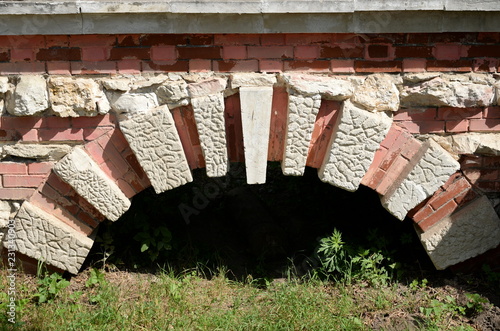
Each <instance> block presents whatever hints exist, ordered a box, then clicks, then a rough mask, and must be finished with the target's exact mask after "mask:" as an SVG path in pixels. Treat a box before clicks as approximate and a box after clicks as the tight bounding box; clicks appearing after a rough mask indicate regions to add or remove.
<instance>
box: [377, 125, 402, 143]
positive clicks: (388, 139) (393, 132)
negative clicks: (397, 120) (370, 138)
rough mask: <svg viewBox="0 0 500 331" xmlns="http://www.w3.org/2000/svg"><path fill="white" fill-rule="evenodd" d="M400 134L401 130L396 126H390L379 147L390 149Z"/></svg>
mask: <svg viewBox="0 0 500 331" xmlns="http://www.w3.org/2000/svg"><path fill="white" fill-rule="evenodd" d="M402 132H403V129H401V128H400V127H398V126H397V125H392V126H391V128H390V130H389V132H388V133H387V135H386V136H385V138H384V140H382V142H381V143H380V146H383V147H385V148H387V149H389V148H391V146H392V145H393V144H394V142H395V141H396V140H397V139H398V138H399V137H400V135H401V134H402Z"/></svg>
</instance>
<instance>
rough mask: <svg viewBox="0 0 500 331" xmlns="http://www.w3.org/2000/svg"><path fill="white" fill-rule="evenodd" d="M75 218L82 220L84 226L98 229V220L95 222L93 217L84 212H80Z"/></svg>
mask: <svg viewBox="0 0 500 331" xmlns="http://www.w3.org/2000/svg"><path fill="white" fill-rule="evenodd" d="M75 216H76V219H78V220H80V221H81V222H82V223H84V224H88V225H89V226H90V227H92V228H96V227H97V226H98V225H99V223H100V222H99V221H98V220H95V219H94V218H93V217H92V216H90V215H89V214H87V213H86V212H85V211H83V210H80V211H79V212H78V214H76V215H75ZM103 217H104V216H103Z"/></svg>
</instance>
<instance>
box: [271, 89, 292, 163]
mask: <svg viewBox="0 0 500 331" xmlns="http://www.w3.org/2000/svg"><path fill="white" fill-rule="evenodd" d="M287 107H288V93H287V91H286V88H285V87H275V88H274V92H273V103H272V108H271V109H272V111H271V124H270V126H269V127H270V130H269V148H268V152H267V159H268V160H269V161H280V160H282V159H283V149H284V143H285V139H286V123H287Z"/></svg>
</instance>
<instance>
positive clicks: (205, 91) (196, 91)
mask: <svg viewBox="0 0 500 331" xmlns="http://www.w3.org/2000/svg"><path fill="white" fill-rule="evenodd" d="M226 85H227V80H226V79H223V78H212V79H207V80H204V81H202V82H199V83H192V84H189V85H188V87H187V90H188V92H189V95H190V96H191V98H197V97H202V96H207V95H212V94H218V93H220V92H222V91H224V89H225V88H226Z"/></svg>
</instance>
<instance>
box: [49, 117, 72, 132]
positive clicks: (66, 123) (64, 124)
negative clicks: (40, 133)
mask: <svg viewBox="0 0 500 331" xmlns="http://www.w3.org/2000/svg"><path fill="white" fill-rule="evenodd" d="M70 127H71V118H70V117H57V116H48V117H44V118H43V119H42V128H47V129H55V128H60V129H67V128H70ZM74 131H78V130H74Z"/></svg>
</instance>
